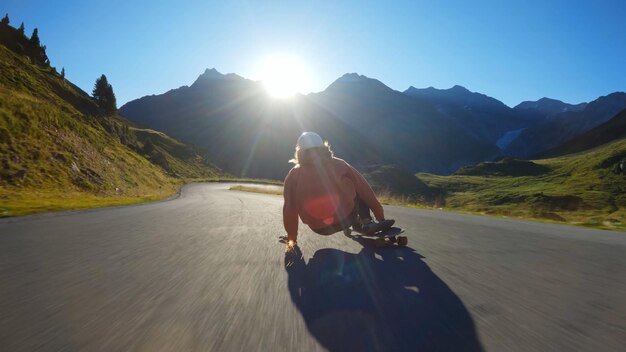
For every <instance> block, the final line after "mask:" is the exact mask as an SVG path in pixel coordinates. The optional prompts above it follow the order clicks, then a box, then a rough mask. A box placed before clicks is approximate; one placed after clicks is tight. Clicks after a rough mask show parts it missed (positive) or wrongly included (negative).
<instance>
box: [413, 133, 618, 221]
mask: <svg viewBox="0 0 626 352" xmlns="http://www.w3.org/2000/svg"><path fill="white" fill-rule="evenodd" d="M514 160H515V159H506V160H503V161H501V162H500V166H498V165H497V164H498V163H482V164H478V165H477V166H475V167H473V168H470V167H467V168H464V169H462V171H461V172H460V173H462V175H461V174H457V175H453V176H437V175H431V174H424V173H420V174H418V175H417V176H418V177H419V178H420V179H421V180H422V181H424V182H425V183H426V184H427V185H428V186H429V187H431V188H434V189H439V190H440V191H441V192H442V193H444V194H445V207H446V208H449V209H455V210H465V211H472V212H480V213H486V214H497V215H505V216H512V217H527V218H539V219H547V220H552V221H559V222H571V223H576V224H582V225H589V226H596V227H604V228H617V229H626V175H624V171H623V169H621V168H620V167H623V164H621V163H622V162H624V160H626V139H621V140H618V141H614V142H612V143H609V144H605V145H602V146H599V147H596V148H594V149H591V150H587V151H585V152H582V153H578V154H571V155H566V156H563V157H558V158H553V159H544V160H535V161H533V162H520V161H514ZM511 161H514V162H513V163H512V164H511V165H509V166H506V167H503V166H502V164H503V163H510V162H511ZM487 164H489V165H487ZM494 164H496V165H494ZM620 164H621V165H620ZM525 167H527V168H529V170H526V171H527V172H525V171H524V170H522V169H523V168H525ZM493 170H499V171H500V172H501V171H502V170H507V171H508V172H509V173H508V174H507V173H499V174H498V173H494V172H493ZM538 171H541V172H538ZM511 174H512V175H518V176H510V175H511Z"/></svg>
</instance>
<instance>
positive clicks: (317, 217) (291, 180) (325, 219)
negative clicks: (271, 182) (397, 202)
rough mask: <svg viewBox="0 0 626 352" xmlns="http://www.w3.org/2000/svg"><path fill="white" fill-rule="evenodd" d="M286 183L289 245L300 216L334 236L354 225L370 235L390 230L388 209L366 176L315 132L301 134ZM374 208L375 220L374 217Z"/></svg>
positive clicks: (292, 243)
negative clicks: (384, 207)
mask: <svg viewBox="0 0 626 352" xmlns="http://www.w3.org/2000/svg"><path fill="white" fill-rule="evenodd" d="M291 162H292V163H294V164H295V166H294V167H293V168H292V169H291V170H290V171H289V174H287V177H286V178H285V183H284V192H283V193H284V198H285V203H284V206H283V224H284V226H285V230H286V231H287V240H288V242H287V249H288V250H289V249H290V248H292V247H293V246H295V244H296V241H297V239H298V216H299V217H300V219H301V220H302V222H303V223H305V224H307V225H308V226H309V227H310V228H311V230H313V231H314V232H316V233H318V234H320V235H330V234H333V233H335V232H338V231H341V230H344V229H347V228H349V227H350V226H352V227H353V228H354V229H355V230H357V231H359V232H361V233H364V234H367V235H370V234H374V233H376V232H378V231H381V230H385V229H388V228H390V227H391V226H392V225H393V224H394V222H395V221H394V220H391V219H385V213H384V210H383V207H382V206H381V205H380V202H378V200H377V199H376V196H375V195H374V192H373V191H372V188H371V187H370V185H369V184H368V183H367V181H366V180H365V178H364V177H363V175H361V174H360V173H359V172H358V171H357V170H356V169H355V168H353V167H352V166H351V165H350V164H348V163H347V162H345V161H344V160H342V159H338V158H335V157H334V156H333V152H332V150H331V149H330V145H329V144H328V142H324V141H323V140H322V138H321V137H320V136H319V135H318V134H317V133H314V132H304V133H302V135H300V138H298V142H297V144H296V152H295V157H294V159H292V160H291ZM370 209H371V210H372V211H373V213H374V215H375V217H376V220H377V221H374V220H372V216H371V214H370Z"/></svg>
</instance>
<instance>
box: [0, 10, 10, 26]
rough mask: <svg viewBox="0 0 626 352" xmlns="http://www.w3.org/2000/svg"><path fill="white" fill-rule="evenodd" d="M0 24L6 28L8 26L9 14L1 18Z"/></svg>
mask: <svg viewBox="0 0 626 352" xmlns="http://www.w3.org/2000/svg"><path fill="white" fill-rule="evenodd" d="M0 24H1V25H3V26H8V25H9V14H8V13H7V14H6V15H4V17H3V18H2V21H0Z"/></svg>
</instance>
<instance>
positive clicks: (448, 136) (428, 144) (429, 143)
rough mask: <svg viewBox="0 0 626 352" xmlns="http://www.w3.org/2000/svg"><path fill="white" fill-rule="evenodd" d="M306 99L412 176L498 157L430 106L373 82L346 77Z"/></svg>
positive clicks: (444, 171)
mask: <svg viewBox="0 0 626 352" xmlns="http://www.w3.org/2000/svg"><path fill="white" fill-rule="evenodd" d="M309 97H310V98H311V100H313V101H315V102H316V103H317V104H319V105H320V106H323V107H324V108H326V109H327V110H328V111H330V112H332V113H333V114H334V115H336V116H338V117H339V118H341V119H342V120H343V121H346V123H348V124H349V125H350V126H352V127H353V128H354V129H356V130H358V131H361V132H362V133H363V134H364V135H365V136H366V137H367V138H368V140H370V141H372V142H373V143H376V145H377V146H378V147H379V149H380V150H382V151H384V153H385V155H386V157H387V159H386V160H385V161H386V162H395V163H398V164H400V165H403V166H404V167H405V168H407V169H409V170H412V171H415V170H429V171H431V172H435V173H442V174H448V173H450V172H453V171H454V170H456V169H457V168H458V167H460V166H463V165H466V164H469V163H472V162H474V161H476V160H483V158H489V157H493V156H495V155H498V154H499V150H498V149H497V148H496V147H495V146H494V145H493V144H492V143H489V142H488V141H484V140H481V139H480V138H477V137H475V136H474V135H473V134H471V133H468V132H467V131H466V130H464V129H463V128H462V126H459V125H458V124H457V123H455V121H454V120H453V119H451V118H450V117H448V116H446V115H444V114H442V113H440V112H438V111H437V109H436V108H435V107H434V106H433V105H432V104H430V103H428V102H422V101H419V100H416V99H413V98H412V97H410V96H407V95H405V94H403V93H401V92H398V91H395V90H392V89H391V88H389V87H387V86H386V85H384V84H383V83H381V82H380V81H378V80H376V79H371V78H368V77H365V76H362V75H358V74H355V73H353V74H346V75H344V76H343V77H341V78H339V79H337V80H336V81H335V82H333V83H332V84H331V85H330V86H329V87H328V88H327V89H326V90H324V91H323V92H321V93H317V94H311V95H309ZM392 157H393V158H395V160H393V159H391V158H392Z"/></svg>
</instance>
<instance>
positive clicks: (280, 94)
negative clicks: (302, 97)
mask: <svg viewBox="0 0 626 352" xmlns="http://www.w3.org/2000/svg"><path fill="white" fill-rule="evenodd" d="M258 72H259V75H258V76H259V78H260V80H261V81H262V82H263V85H264V86H265V89H267V91H268V92H269V93H270V95H272V96H273V97H275V98H289V97H291V96H293V95H294V94H296V93H298V92H300V93H306V92H308V90H309V88H310V82H311V75H310V73H309V70H308V68H307V66H306V65H305V64H304V63H303V62H302V61H301V60H299V59H298V58H297V57H295V56H291V55H284V54H282V55H273V56H270V57H267V58H266V59H265V60H263V61H262V62H261V64H260V65H259V71H258Z"/></svg>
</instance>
